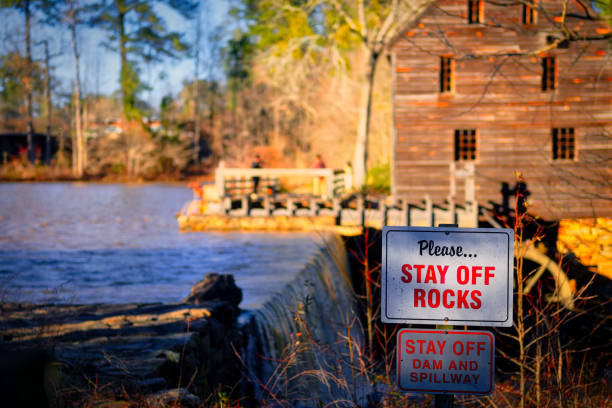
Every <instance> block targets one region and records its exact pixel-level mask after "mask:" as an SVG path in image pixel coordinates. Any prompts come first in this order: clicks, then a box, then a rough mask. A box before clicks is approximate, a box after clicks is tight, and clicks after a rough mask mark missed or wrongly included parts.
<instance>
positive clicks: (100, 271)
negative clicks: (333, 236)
mask: <svg viewBox="0 0 612 408" xmlns="http://www.w3.org/2000/svg"><path fill="white" fill-rule="evenodd" d="M191 198H192V193H191V190H189V189H188V188H187V187H185V186H182V185H164V184H146V185H142V184H134V185H129V184H83V183H31V184H24V183H19V184H13V183H0V300H4V301H20V302H24V301H31V302H39V303H98V302H105V303H128V302H130V303H131V302H177V301H180V300H181V299H183V298H184V297H186V296H187V295H188V293H189V291H190V289H191V287H192V286H193V285H194V284H195V283H196V282H197V281H199V280H201V279H202V278H203V277H204V275H205V274H206V273H207V272H216V273H232V274H234V276H235V278H236V282H237V284H238V286H240V287H241V288H242V289H243V297H244V299H243V302H242V304H241V307H242V308H245V309H252V308H258V307H260V306H261V305H262V304H263V303H264V302H265V301H266V300H267V299H268V298H269V297H270V296H271V295H272V294H274V293H276V292H278V291H280V290H281V289H282V288H283V287H284V285H285V284H286V283H287V282H289V281H291V280H292V279H293V277H294V276H295V274H296V273H297V272H298V271H299V270H300V269H301V268H302V267H303V265H304V264H305V263H306V262H307V260H308V258H309V257H310V256H311V255H312V254H314V253H315V252H316V249H317V246H318V245H319V244H318V243H317V242H318V241H319V240H318V238H317V237H316V236H315V235H312V234H306V233H248V234H247V233H238V232H236V233H201V232H194V233H181V232H179V231H178V226H177V222H176V218H175V215H176V213H177V212H178V211H179V210H180V209H181V207H182V206H183V205H184V204H185V202H187V201H188V200H190V199H191Z"/></svg>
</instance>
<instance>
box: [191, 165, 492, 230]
mask: <svg viewBox="0 0 612 408" xmlns="http://www.w3.org/2000/svg"><path fill="white" fill-rule="evenodd" d="M450 172H451V175H452V176H451V180H450V185H449V196H448V198H447V199H446V200H445V201H444V202H441V203H439V202H433V201H432V200H431V198H430V197H429V196H425V197H423V200H422V201H420V202H409V201H407V200H404V199H393V198H391V197H388V196H385V195H378V194H362V193H348V194H347V193H346V191H348V190H349V188H350V176H351V175H350V174H348V175H347V174H344V173H343V172H342V171H338V170H333V169H242V168H223V167H221V168H218V169H217V170H216V172H215V186H214V189H210V188H209V191H208V193H207V194H206V195H205V196H206V200H207V201H206V203H205V205H204V207H205V210H204V211H202V206H201V205H197V206H196V205H194V206H187V207H186V208H185V209H184V210H183V211H182V214H181V215H182V216H183V218H182V220H183V222H184V221H185V217H187V218H188V217H192V218H193V217H196V218H197V217H198V216H201V217H200V218H199V220H198V222H201V221H202V217H206V216H211V217H214V222H212V223H211V224H214V226H216V227H219V226H220V225H221V224H223V219H224V218H223V217H225V219H226V220H227V222H226V224H228V225H230V224H231V225H236V226H239V227H236V228H244V227H245V226H247V225H249V222H248V221H245V219H253V220H255V219H257V221H256V222H252V223H250V224H252V225H259V226H261V227H262V228H263V226H265V223H266V219H267V220H268V221H269V224H271V225H278V223H275V222H273V221H272V218H273V217H283V219H284V221H283V223H282V224H283V225H287V226H288V227H287V228H291V227H290V226H291V225H300V226H303V225H304V223H303V222H302V220H298V219H299V218H311V219H314V218H317V217H318V218H320V219H322V218H321V217H325V223H326V224H330V223H331V224H333V225H336V226H350V227H363V226H368V227H374V228H382V227H383V226H385V225H407V226H408V225H409V226H424V227H426V226H436V225H439V224H457V225H459V226H460V227H476V226H478V218H479V210H480V209H479V206H478V203H477V202H476V201H475V198H474V197H475V194H474V193H475V186H474V167H473V166H470V165H469V164H468V165H466V166H465V168H464V169H462V170H461V171H459V170H457V169H456V168H455V165H454V163H453V164H452V165H451V168H450ZM254 178H257V179H258V188H257V190H256V192H255V190H254V180H253V179H254ZM300 181H301V182H302V184H303V186H306V188H301V190H302V192H301V193H296V192H287V191H284V188H283V185H286V184H289V185H292V186H293V187H295V185H296V184H298V183H299V182H300ZM458 182H463V183H464V188H463V190H464V191H465V197H462V198H463V199H462V200H461V204H460V205H459V204H457V202H456V192H457V183H458ZM209 187H212V186H209ZM298 190H299V189H298ZM194 208H195V209H196V210H194ZM236 218H240V219H241V222H240V223H237V222H235V219H236ZM292 219H293V220H294V221H295V222H292V221H291V220H292ZM287 220H289V221H287ZM330 220H331V221H330ZM188 224H189V223H186V224H185V225H188ZM200 225H204V226H203V227H202V228H205V225H206V223H204V224H201V223H200ZM318 225H320V223H318ZM232 228H233V227H232ZM300 228H302V227H300ZM211 229H215V228H213V227H211ZM263 229H266V228H263Z"/></svg>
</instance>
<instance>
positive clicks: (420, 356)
mask: <svg viewBox="0 0 612 408" xmlns="http://www.w3.org/2000/svg"><path fill="white" fill-rule="evenodd" d="M494 350H495V339H494V337H493V335H492V334H491V333H489V332H486V331H445V330H427V329H423V330H419V329H404V330H400V332H399V333H398V335H397V354H398V355H397V381H398V386H399V388H400V389H401V390H403V391H412V392H429V393H467V394H489V393H491V392H492V391H493V388H494V384H495V380H494V372H495V367H494V365H495V364H494V361H495V360H494Z"/></svg>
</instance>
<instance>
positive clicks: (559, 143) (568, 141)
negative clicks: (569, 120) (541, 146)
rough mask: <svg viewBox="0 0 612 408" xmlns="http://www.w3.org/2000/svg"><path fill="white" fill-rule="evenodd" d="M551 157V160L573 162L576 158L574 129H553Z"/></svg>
mask: <svg viewBox="0 0 612 408" xmlns="http://www.w3.org/2000/svg"><path fill="white" fill-rule="evenodd" d="M552 157H553V160H563V159H569V160H573V159H574V158H575V157H576V136H575V134H574V128H553V130H552Z"/></svg>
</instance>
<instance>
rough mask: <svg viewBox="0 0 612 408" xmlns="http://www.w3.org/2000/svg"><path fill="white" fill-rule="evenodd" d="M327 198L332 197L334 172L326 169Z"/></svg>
mask: <svg viewBox="0 0 612 408" xmlns="http://www.w3.org/2000/svg"><path fill="white" fill-rule="evenodd" d="M326 179H327V197H326V198H331V197H333V196H334V170H333V169H327V176H326Z"/></svg>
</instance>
